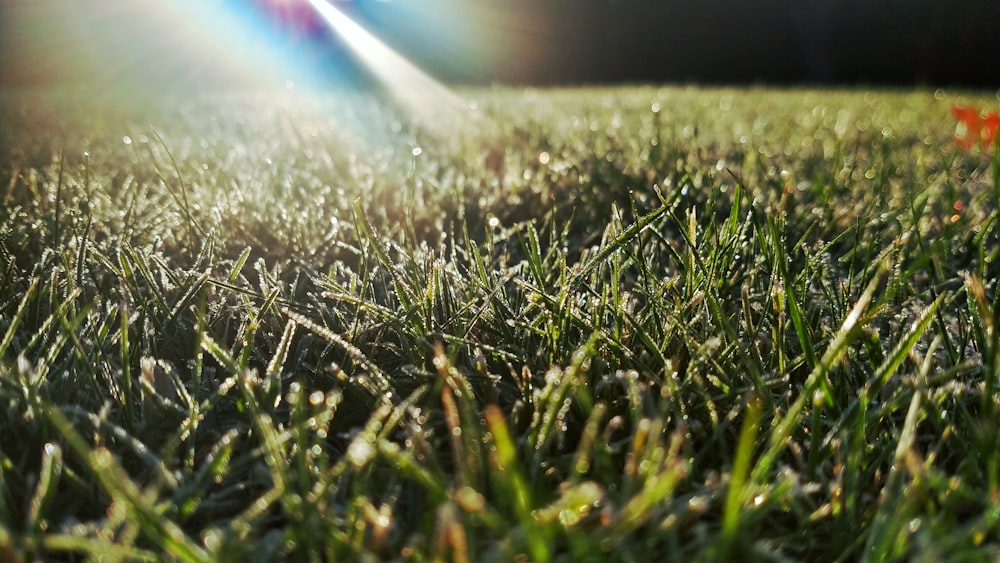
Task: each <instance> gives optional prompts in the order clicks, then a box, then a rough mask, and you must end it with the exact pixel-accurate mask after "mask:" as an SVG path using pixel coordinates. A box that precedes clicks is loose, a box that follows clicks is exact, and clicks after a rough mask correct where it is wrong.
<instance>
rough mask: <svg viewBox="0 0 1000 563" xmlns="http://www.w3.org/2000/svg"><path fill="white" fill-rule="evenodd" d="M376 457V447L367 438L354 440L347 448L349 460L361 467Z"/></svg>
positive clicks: (356, 466) (355, 465)
mask: <svg viewBox="0 0 1000 563" xmlns="http://www.w3.org/2000/svg"><path fill="white" fill-rule="evenodd" d="M374 457H375V448H374V446H372V444H371V443H370V442H369V441H368V440H366V439H358V440H354V442H352V443H351V445H350V446H349V447H348V448H347V460H348V461H349V462H351V465H353V466H354V467H355V468H358V469H360V468H361V467H363V466H365V465H366V464H367V463H368V462H369V461H371V460H372V459H373V458H374Z"/></svg>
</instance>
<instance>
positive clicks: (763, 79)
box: [0, 0, 1000, 94]
mask: <svg viewBox="0 0 1000 563" xmlns="http://www.w3.org/2000/svg"><path fill="white" fill-rule="evenodd" d="M334 4H335V5H336V6H337V8H338V9H340V10H342V11H343V12H344V13H345V14H347V15H349V16H350V17H351V18H352V19H353V20H354V21H356V22H357V23H359V24H360V25H362V26H363V27H365V28H366V29H368V30H369V31H371V32H372V33H373V34H375V35H376V36H377V37H379V38H380V39H381V40H383V41H384V42H385V43H387V44H388V45H389V46H391V47H392V48H393V49H395V50H397V51H398V52H400V53H401V54H402V55H404V56H405V57H407V58H408V59H410V60H411V61H413V62H414V63H415V64H416V65H417V66H419V67H421V68H422V69H424V70H426V71H427V72H429V73H430V74H431V75H433V76H434V77H436V78H438V79H440V80H442V81H445V82H448V83H458V84H492V83H505V84H530V85H567V84H570V85H571V84H611V83H650V82H653V83H664V82H666V83H702V84H751V83H754V84H778V85H785V84H808V85H837V86H854V85H871V86H883V85H885V86H909V85H927V86H952V87H968V88H979V89H990V90H994V89H996V88H998V87H1000V0H754V1H749V0H475V1H471V0H353V1H337V2H335V3H334ZM0 26H2V27H0V73H2V76H0V78H2V85H3V87H4V88H5V89H6V88H20V87H49V86H59V85H85V86H89V87H93V88H125V89H131V90H135V91H139V92H143V91H147V92H149V93H150V94H153V93H156V92H162V91H165V90H167V91H180V92H183V91H184V90H186V89H192V88H205V87H227V88H228V87H237V88H238V87H243V86H257V85H269V84H275V85H277V84H283V83H286V82H287V81H296V82H297V83H299V82H306V83H313V84H335V83H346V84H364V83H365V81H366V80H367V74H366V71H365V69H364V65H361V64H359V63H358V59H357V58H356V56H354V55H352V54H351V52H350V51H349V49H347V48H346V47H345V45H344V44H343V42H342V40H341V39H340V38H339V37H338V36H336V34H335V33H333V32H331V31H330V29H329V26H327V25H325V23H324V21H323V19H322V18H321V17H319V16H318V15H316V13H315V10H313V9H312V8H311V7H310V6H309V5H308V3H306V2H305V1H304V0H240V1H237V0H174V1H171V2H154V1H153V0H0Z"/></svg>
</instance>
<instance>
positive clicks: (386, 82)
mask: <svg viewBox="0 0 1000 563" xmlns="http://www.w3.org/2000/svg"><path fill="white" fill-rule="evenodd" d="M308 2H309V4H311V5H312V7H313V8H314V9H315V10H316V11H317V12H318V13H319V14H320V15H321V16H322V17H323V19H324V20H326V22H327V23H328V24H329V25H330V27H331V28H332V29H333V30H334V31H335V32H336V33H337V34H338V35H340V37H341V38H342V39H343V41H344V43H346V44H347V46H348V48H350V49H351V51H353V52H354V54H355V55H356V56H357V57H358V59H360V60H361V61H362V62H363V63H364V64H365V65H366V66H367V67H368V68H369V69H370V70H371V72H372V74H374V75H375V77H376V78H377V79H378V80H379V81H380V82H381V83H382V85H383V86H384V87H385V88H386V90H387V91H388V92H389V94H390V95H391V96H392V97H393V98H394V99H395V100H396V102H397V103H399V104H400V106H401V107H402V108H403V110H404V111H406V112H407V114H408V115H409V116H410V117H411V118H413V119H414V120H415V121H417V122H418V123H419V124H420V125H422V126H424V127H426V128H428V129H430V130H432V131H433V130H434V129H435V128H440V127H443V126H447V125H448V124H449V123H450V122H451V121H452V120H454V119H457V118H461V117H463V115H464V114H465V113H466V112H465V110H466V109H467V107H468V106H467V105H466V103H465V101H464V100H462V98H461V97H459V96H458V95H457V94H455V93H454V92H452V91H451V90H449V89H448V88H446V87H445V86H443V85H442V84H441V83H439V82H437V81H436V80H434V79H433V78H431V77H430V76H429V75H428V74H427V73H426V72H424V71H422V70H420V68H418V67H417V66H416V65H414V64H413V63H411V62H410V61H408V60H406V58H404V57H403V56H402V55H400V54H399V53H397V52H395V51H393V50H392V49H391V48H389V46H388V45H386V44H385V43H383V42H382V41H381V40H379V39H378V38H377V37H375V36H374V35H372V34H371V33H369V32H368V31H367V30H366V29H364V28H363V27H361V26H360V25H358V24H357V23H355V22H354V21H353V20H351V19H350V18H348V17H347V16H346V15H344V13H343V12H341V11H340V10H338V9H337V8H335V7H334V6H333V5H331V4H330V3H329V2H328V1H326V0H308Z"/></svg>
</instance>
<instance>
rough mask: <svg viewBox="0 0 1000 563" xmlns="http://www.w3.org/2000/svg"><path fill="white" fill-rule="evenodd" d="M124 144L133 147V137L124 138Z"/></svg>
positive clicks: (126, 136)
mask: <svg viewBox="0 0 1000 563" xmlns="http://www.w3.org/2000/svg"><path fill="white" fill-rule="evenodd" d="M122 142H123V143H125V144H126V145H131V144H132V137H129V136H128V135H125V136H124V137H122Z"/></svg>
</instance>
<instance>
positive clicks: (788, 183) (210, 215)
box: [0, 86, 1000, 561]
mask: <svg viewBox="0 0 1000 563" xmlns="http://www.w3.org/2000/svg"><path fill="white" fill-rule="evenodd" d="M460 94H461V95H462V97H463V98H464V99H465V100H466V101H467V102H468V109H465V110H463V111H462V112H460V114H459V115H452V116H451V119H450V120H441V121H438V122H432V123H427V124H424V125H419V126H418V125H415V124H414V123H413V122H411V120H409V119H408V118H407V115H406V114H404V113H403V112H402V111H400V110H399V109H396V108H394V106H393V105H392V104H391V103H389V102H387V101H386V100H385V99H383V98H381V97H379V96H375V95H371V94H366V93H363V92H347V91H344V92H329V93H326V94H322V95H319V94H304V93H299V92H296V91H288V92H282V93H269V94H263V93H261V94H229V95H223V94H214V95H204V96H202V95H199V96H192V97H190V98H188V99H176V100H172V101H170V100H159V99H157V100H155V101H149V102H148V103H142V104H139V103H137V102H130V103H124V102H122V101H119V100H115V99H112V98H107V97H105V94H103V93H101V92H90V93H88V95H86V96H82V97H81V96H80V95H75V96H68V95H60V94H56V93H46V94H42V95H39V94H38V93H12V92H6V93H4V94H3V99H2V106H0V109H2V123H0V186H2V187H0V196H2V197H3V200H4V201H3V207H2V209H0V559H2V560H3V561H21V560H24V561H28V560H87V559H94V560H97V559H100V560H107V561H124V560H128V561H132V560H161V559H171V560H173V559H176V560H183V561H202V560H219V561H244V560H251V559H252V560H254V561H263V560H326V561H342V560H376V559H407V560H414V561H423V560H455V561H479V560H498V561H510V560H531V561H552V560H559V561H570V560H572V561H575V560H600V561H605V560H620V561H659V560H663V561H667V560H675V561H692V560H707V561H711V560H765V561H767V560H809V561H833V560H857V559H868V560H922V561H939V560H942V559H951V560H963V561H989V560H996V559H997V558H1000V389H998V383H1000V380H998V376H997V367H998V364H1000V337H998V331H997V326H998V324H1000V314H998V312H1000V307H998V299H1000V294H998V292H997V283H998V279H1000V257H998V252H1000V223H998V199H1000V178H998V174H1000V152H995V151H997V150H1000V149H997V148H996V147H997V145H994V146H993V148H984V147H979V146H973V147H972V148H971V149H968V150H966V149H965V148H964V147H960V146H958V145H957V144H956V143H955V139H954V135H955V131H956V124H955V121H954V118H953V116H952V114H951V113H950V111H949V110H950V108H951V106H952V105H953V104H956V103H957V104H961V105H965V106H974V107H984V108H995V107H996V105H997V100H996V99H995V98H991V97H988V96H985V95H981V94H975V93H960V92H944V91H940V90H939V91H937V92H934V91H929V90H916V91H860V90H858V91H854V90H799V89H788V90H768V89H704V88H684V87H665V88H656V87H649V86H637V87H618V88H607V89H601V88H576V89H557V90H545V89H541V90H531V89H529V90H517V89H500V88H495V89H470V90H465V91H461V92H460Z"/></svg>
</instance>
